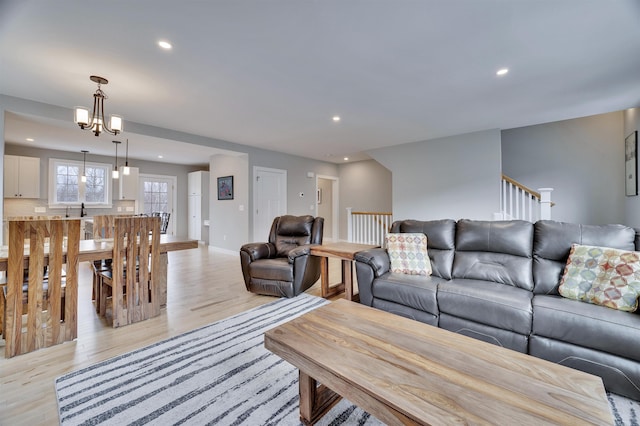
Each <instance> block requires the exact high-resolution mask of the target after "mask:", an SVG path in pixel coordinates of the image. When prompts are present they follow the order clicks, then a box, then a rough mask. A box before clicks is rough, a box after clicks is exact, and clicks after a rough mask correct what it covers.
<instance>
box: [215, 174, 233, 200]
mask: <svg viewBox="0 0 640 426" xmlns="http://www.w3.org/2000/svg"><path fill="white" fill-rule="evenodd" d="M218 200H233V176H224V177H219V178H218Z"/></svg>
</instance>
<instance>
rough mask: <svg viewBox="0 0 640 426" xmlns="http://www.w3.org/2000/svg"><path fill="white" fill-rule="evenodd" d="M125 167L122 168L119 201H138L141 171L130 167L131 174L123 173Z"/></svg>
mask: <svg viewBox="0 0 640 426" xmlns="http://www.w3.org/2000/svg"><path fill="white" fill-rule="evenodd" d="M123 169H124V167H120V194H119V195H120V198H118V199H119V200H137V199H138V192H139V191H140V188H139V187H138V177H139V174H140V171H139V169H138V168H137V167H129V174H128V175H125V174H124V173H122V170H123Z"/></svg>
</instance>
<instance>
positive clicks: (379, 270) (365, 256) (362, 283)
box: [354, 248, 391, 306]
mask: <svg viewBox="0 0 640 426" xmlns="http://www.w3.org/2000/svg"><path fill="white" fill-rule="evenodd" d="M354 259H355V261H356V262H355V263H356V276H357V278H358V290H359V291H360V303H362V304H363V305H367V306H373V282H374V281H375V280H376V278H378V277H379V276H381V275H383V274H385V273H386V272H387V271H388V270H389V265H390V263H391V262H390V261H389V255H388V254H387V251H386V250H385V249H382V248H377V249H370V250H365V251H361V252H358V253H356V255H355V258H354Z"/></svg>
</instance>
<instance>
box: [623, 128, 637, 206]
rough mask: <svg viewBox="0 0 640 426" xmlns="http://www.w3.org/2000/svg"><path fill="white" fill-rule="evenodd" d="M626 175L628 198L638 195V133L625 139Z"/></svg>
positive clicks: (633, 133)
mask: <svg viewBox="0 0 640 426" xmlns="http://www.w3.org/2000/svg"><path fill="white" fill-rule="evenodd" d="M624 173H625V185H626V194H627V196H633V195H638V131H637V130H634V131H633V132H632V133H631V134H630V135H629V136H627V137H626V138H625V139H624Z"/></svg>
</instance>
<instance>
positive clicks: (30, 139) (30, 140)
mask: <svg viewBox="0 0 640 426" xmlns="http://www.w3.org/2000/svg"><path fill="white" fill-rule="evenodd" d="M34 140H35V139H33V138H27V142H33V141H34Z"/></svg>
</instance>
